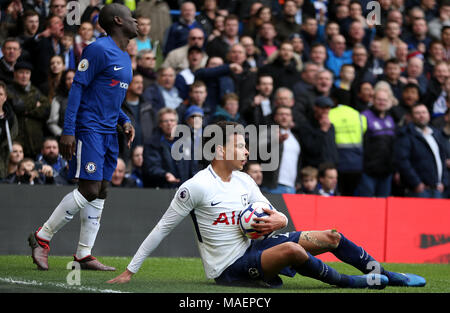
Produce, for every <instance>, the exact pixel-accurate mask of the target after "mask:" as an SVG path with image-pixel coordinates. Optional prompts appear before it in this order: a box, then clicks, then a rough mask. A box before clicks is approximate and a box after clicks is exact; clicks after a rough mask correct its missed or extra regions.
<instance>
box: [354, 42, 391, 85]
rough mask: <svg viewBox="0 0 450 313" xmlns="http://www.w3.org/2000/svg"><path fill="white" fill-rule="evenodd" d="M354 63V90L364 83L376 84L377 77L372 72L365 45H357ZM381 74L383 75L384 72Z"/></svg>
mask: <svg viewBox="0 0 450 313" xmlns="http://www.w3.org/2000/svg"><path fill="white" fill-rule="evenodd" d="M352 61H353V66H354V68H355V79H354V81H353V84H352V85H353V86H352V87H353V88H357V86H359V85H360V84H361V82H363V81H367V82H371V83H372V84H374V83H375V82H376V80H377V76H376V75H374V74H373V73H372V72H371V69H370V66H372V65H371V64H370V63H369V58H368V53H367V49H366V48H365V47H364V46H363V45H361V44H356V45H355V46H354V47H353V55H352ZM383 64H384V63H383ZM380 73H381V74H382V73H383V71H381V72H380Z"/></svg>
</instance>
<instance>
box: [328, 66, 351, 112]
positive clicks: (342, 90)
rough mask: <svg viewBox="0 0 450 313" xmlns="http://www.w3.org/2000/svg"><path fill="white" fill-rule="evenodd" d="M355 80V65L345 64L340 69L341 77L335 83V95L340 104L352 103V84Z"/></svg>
mask: <svg viewBox="0 0 450 313" xmlns="http://www.w3.org/2000/svg"><path fill="white" fill-rule="evenodd" d="M354 80H355V67H354V66H353V65H352V64H344V65H342V67H341V70H340V71H339V79H337V80H336V81H335V83H334V87H335V90H334V92H333V97H334V98H335V101H336V102H337V103H339V104H345V105H350V104H351V91H350V89H351V86H352V84H353V81H354Z"/></svg>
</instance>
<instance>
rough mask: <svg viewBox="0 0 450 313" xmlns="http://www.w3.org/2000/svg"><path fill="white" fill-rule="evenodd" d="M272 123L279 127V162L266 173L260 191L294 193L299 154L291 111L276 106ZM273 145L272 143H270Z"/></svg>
mask: <svg viewBox="0 0 450 313" xmlns="http://www.w3.org/2000/svg"><path fill="white" fill-rule="evenodd" d="M273 121H274V122H275V124H276V125H278V126H279V129H280V133H279V138H278V140H279V144H278V149H279V160H280V161H279V162H280V165H279V166H278V167H277V169H276V170H274V171H266V172H265V173H264V177H263V184H262V185H263V187H264V188H262V189H261V190H262V191H265V192H268V193H277V194H279V193H295V192H296V187H297V185H298V184H299V183H300V164H301V157H300V156H301V153H303V151H302V149H303V147H301V145H300V138H299V137H300V136H299V134H298V133H297V132H296V129H294V128H293V127H294V123H293V119H292V109H291V108H290V107H287V106H277V107H276V108H275V111H274V115H273ZM272 144H273V143H272Z"/></svg>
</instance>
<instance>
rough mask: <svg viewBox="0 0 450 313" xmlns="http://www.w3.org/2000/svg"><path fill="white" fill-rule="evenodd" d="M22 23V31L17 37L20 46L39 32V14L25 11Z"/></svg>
mask: <svg viewBox="0 0 450 313" xmlns="http://www.w3.org/2000/svg"><path fill="white" fill-rule="evenodd" d="M22 21H23V30H22V31H21V32H20V34H19V36H18V38H19V40H20V44H23V43H24V42H25V41H27V40H28V39H30V38H32V37H34V36H35V35H36V34H37V32H38V30H39V14H38V13H37V12H36V11H34V10H27V11H25V12H23V15H22Z"/></svg>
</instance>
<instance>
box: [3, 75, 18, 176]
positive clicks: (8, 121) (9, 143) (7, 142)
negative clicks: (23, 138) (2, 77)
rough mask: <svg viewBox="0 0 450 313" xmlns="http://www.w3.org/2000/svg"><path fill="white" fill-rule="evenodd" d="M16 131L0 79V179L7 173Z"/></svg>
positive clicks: (14, 115)
mask: <svg viewBox="0 0 450 313" xmlns="http://www.w3.org/2000/svg"><path fill="white" fill-rule="evenodd" d="M18 131H19V127H18V122H17V117H16V114H15V113H14V110H13V108H12V106H11V104H10V103H9V101H8V97H7V94H6V85H5V83H4V82H2V81H0V179H2V178H4V177H6V175H7V170H8V158H9V155H10V153H11V152H12V150H13V140H15V138H16V137H17V134H18Z"/></svg>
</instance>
